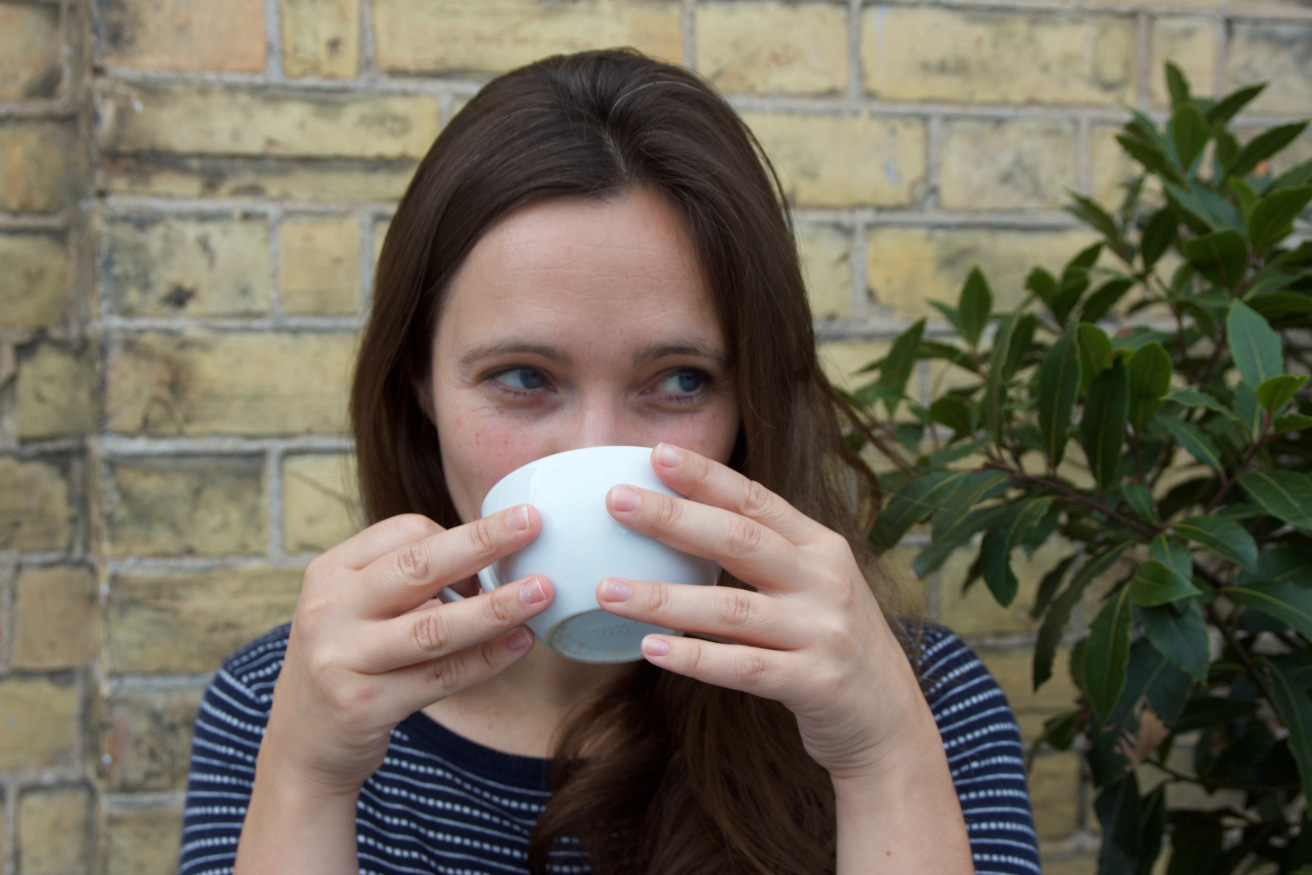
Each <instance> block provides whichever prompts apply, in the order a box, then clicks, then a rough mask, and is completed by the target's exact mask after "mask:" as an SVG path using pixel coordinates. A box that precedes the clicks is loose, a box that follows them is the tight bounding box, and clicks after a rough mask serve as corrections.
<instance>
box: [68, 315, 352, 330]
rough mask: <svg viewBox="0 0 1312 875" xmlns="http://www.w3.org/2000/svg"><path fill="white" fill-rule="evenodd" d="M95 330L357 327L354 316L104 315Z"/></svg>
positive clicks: (332, 328) (94, 326) (316, 328)
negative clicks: (279, 318)
mask: <svg viewBox="0 0 1312 875" xmlns="http://www.w3.org/2000/svg"><path fill="white" fill-rule="evenodd" d="M90 327H92V328H94V329H96V330H102V331H115V332H119V333H123V334H136V333H145V332H163V333H175V334H183V333H187V332H191V331H212V332H214V333H218V334H223V333H236V332H242V331H245V332H250V333H253V334H274V333H279V332H281V333H290V334H297V333H302V332H318V333H326V334H351V333H353V332H355V331H356V330H357V329H358V328H359V327H360V326H359V324H358V319H357V317H355V316H286V317H284V318H283V319H282V320H281V321H275V320H274V319H273V318H272V317H270V316H249V317H233V316H218V317H176V316H105V317H103V318H102V319H100V320H99V321H98V322H96V323H93V324H92V326H90Z"/></svg>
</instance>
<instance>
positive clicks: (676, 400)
mask: <svg viewBox="0 0 1312 875" xmlns="http://www.w3.org/2000/svg"><path fill="white" fill-rule="evenodd" d="M516 371H531V372H533V373H535V374H537V375H538V376H540V377H542V379H543V383H544V385H546V384H547V381H546V375H545V374H543V373H542V371H540V370H539V369H537V368H535V367H532V366H530V365H513V366H511V367H508V368H501V369H500V370H497V371H493V372H492V373H490V374H488V376H487V380H488V381H489V382H491V383H495V384H496V387H495V388H496V389H497V390H498V391H501V392H505V393H506V394H508V395H510V396H511V397H513V398H517V399H522V400H529V399H532V398H533V397H535V396H537V395H538V394H539V393H540V391H541V387H537V388H533V389H519V388H516V387H514V386H511V385H508V384H507V383H505V382H503V381H502V380H501V378H502V377H504V376H506V375H507V374H513V373H515V372H516ZM679 374H696V375H697V377H698V378H699V379H700V380H701V385H699V386H698V387H697V389H696V390H694V391H692V392H663V393H661V394H663V395H664V396H665V400H666V401H668V402H669V403H672V404H678V405H691V404H695V403H697V402H698V401H701V400H702V399H703V398H705V397H706V396H707V395H708V394H710V391H711V387H712V385H713V384H714V382H715V378H714V377H712V376H711V375H710V374H709V373H707V372H706V371H704V370H702V369H701V368H675V369H674V370H672V371H669V372H667V373H665V374H662V375H661V377H660V379H658V380H656V385H660V384H661V383H663V382H665V381H666V380H668V379H669V378H670V377H674V376H677V375H679Z"/></svg>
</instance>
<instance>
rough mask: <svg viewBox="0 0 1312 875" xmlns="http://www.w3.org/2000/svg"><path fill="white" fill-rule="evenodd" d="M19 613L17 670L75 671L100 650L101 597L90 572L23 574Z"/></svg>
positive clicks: (17, 603) (60, 568) (69, 569)
mask: <svg viewBox="0 0 1312 875" xmlns="http://www.w3.org/2000/svg"><path fill="white" fill-rule="evenodd" d="M14 613H15V623H14V651H13V662H14V665H15V666H16V667H18V668H23V669H52V668H71V667H73V666H77V665H82V664H84V663H86V662H88V661H89V660H91V659H94V658H95V656H96V654H97V653H98V652H99V650H100V634H99V633H100V608H99V598H98V596H97V592H96V581H95V579H94V578H93V577H92V575H91V571H90V570H89V569H87V568H77V567H73V566H52V567H48V568H25V569H23V571H22V572H21V573H20V574H19V576H18V585H17V592H16V598H15V605H14Z"/></svg>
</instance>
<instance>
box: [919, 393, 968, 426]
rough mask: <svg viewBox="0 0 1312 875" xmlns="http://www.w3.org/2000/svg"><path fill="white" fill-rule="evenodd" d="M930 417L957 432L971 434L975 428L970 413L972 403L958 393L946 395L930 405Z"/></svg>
mask: <svg viewBox="0 0 1312 875" xmlns="http://www.w3.org/2000/svg"><path fill="white" fill-rule="evenodd" d="M929 418H930V419H932V420H934V421H935V422H937V423H939V424H940V425H946V426H947V427H948V428H950V429H952V430H953V431H954V432H956V433H957V434H962V435H965V434H970V433H971V432H973V431H974V430H975V426H974V423H973V421H972V418H971V415H970V404H968V403H967V402H966V401H965V400H964V399H962V398H960V397H959V396H957V395H944V396H942V397H941V398H938V399H936V400H935V401H934V403H933V404H931V405H929Z"/></svg>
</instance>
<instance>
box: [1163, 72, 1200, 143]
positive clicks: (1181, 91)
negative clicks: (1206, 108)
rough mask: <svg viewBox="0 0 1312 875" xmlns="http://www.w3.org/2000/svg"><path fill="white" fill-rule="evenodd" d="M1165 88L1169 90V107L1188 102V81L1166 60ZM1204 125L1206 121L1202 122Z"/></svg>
mask: <svg viewBox="0 0 1312 875" xmlns="http://www.w3.org/2000/svg"><path fill="white" fill-rule="evenodd" d="M1166 88H1167V90H1168V91H1170V92H1171V109H1179V108H1180V107H1182V106H1187V105H1188V104H1189V81H1188V80H1187V79H1185V78H1184V73H1182V72H1181V71H1180V68H1179V67H1177V66H1176V65H1175V64H1174V63H1172V62H1171V61H1167V62H1166ZM1203 125H1204V127H1206V125H1207V122H1203Z"/></svg>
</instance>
